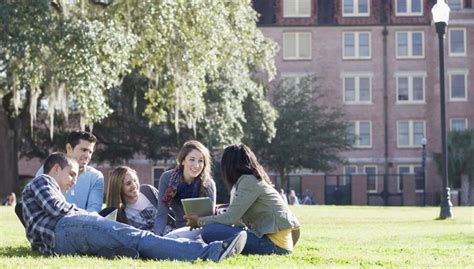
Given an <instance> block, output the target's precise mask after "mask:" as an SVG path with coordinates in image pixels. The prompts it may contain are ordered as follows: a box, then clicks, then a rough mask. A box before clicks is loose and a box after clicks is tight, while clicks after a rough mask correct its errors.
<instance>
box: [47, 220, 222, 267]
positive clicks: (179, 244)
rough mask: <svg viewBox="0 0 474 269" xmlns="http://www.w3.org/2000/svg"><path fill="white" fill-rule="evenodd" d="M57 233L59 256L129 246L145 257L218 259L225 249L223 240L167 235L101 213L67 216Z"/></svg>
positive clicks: (57, 251) (57, 227)
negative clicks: (204, 239) (209, 240)
mask: <svg viewBox="0 0 474 269" xmlns="http://www.w3.org/2000/svg"><path fill="white" fill-rule="evenodd" d="M54 235H55V248H54V252H55V253H56V254H59V255H75V254H83V255H96V254H97V253H98V252H99V250H100V249H102V248H118V247H128V248H132V249H135V250H137V251H138V253H139V254H140V257H141V258H148V259H168V260H180V261H194V260H196V259H198V258H201V259H203V260H207V259H209V260H213V261H218V260H219V256H220V254H221V252H222V249H223V248H222V242H213V243H210V244H205V243H202V242H198V241H191V240H186V239H184V240H181V239H170V238H164V237H160V236H158V235H156V234H154V233H152V232H149V231H143V230H139V229H136V228H134V227H132V226H130V225H127V224H123V223H119V222H116V221H111V220H108V219H106V218H103V217H101V216H99V215H73V216H65V217H63V218H62V219H61V220H59V222H58V224H57V225H56V229H55V232H54Z"/></svg>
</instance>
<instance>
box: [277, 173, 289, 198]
mask: <svg viewBox="0 0 474 269" xmlns="http://www.w3.org/2000/svg"><path fill="white" fill-rule="evenodd" d="M278 171H279V173H280V184H281V185H280V186H276V187H277V189H278V188H280V189H284V190H285V192H286V193H288V192H289V191H290V190H288V186H287V184H288V183H287V180H286V171H285V168H282V167H280V169H278Z"/></svg>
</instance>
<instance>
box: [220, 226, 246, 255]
mask: <svg viewBox="0 0 474 269" xmlns="http://www.w3.org/2000/svg"><path fill="white" fill-rule="evenodd" d="M245 243H247V232H245V231H242V232H240V233H238V234H237V235H236V236H234V237H231V238H229V239H226V240H224V241H222V253H221V255H220V256H219V260H218V262H220V261H222V260H224V259H227V258H232V257H234V256H236V255H238V254H240V252H242V250H243V249H244V247H245Z"/></svg>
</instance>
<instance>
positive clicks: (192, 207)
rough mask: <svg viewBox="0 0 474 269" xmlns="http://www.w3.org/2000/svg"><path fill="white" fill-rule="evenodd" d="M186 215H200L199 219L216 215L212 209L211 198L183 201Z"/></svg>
mask: <svg viewBox="0 0 474 269" xmlns="http://www.w3.org/2000/svg"><path fill="white" fill-rule="evenodd" d="M181 203H182V204H183V208H184V213H186V215H193V214H195V215H198V217H205V216H210V215H213V214H214V209H213V208H212V201H211V198H209V197H198V198H187V199H181Z"/></svg>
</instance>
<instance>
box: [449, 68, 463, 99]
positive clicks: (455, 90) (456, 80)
mask: <svg viewBox="0 0 474 269" xmlns="http://www.w3.org/2000/svg"><path fill="white" fill-rule="evenodd" d="M451 97H452V98H461V99H464V98H465V97H466V85H465V83H464V75H463V74H459V75H452V76H451Z"/></svg>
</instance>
